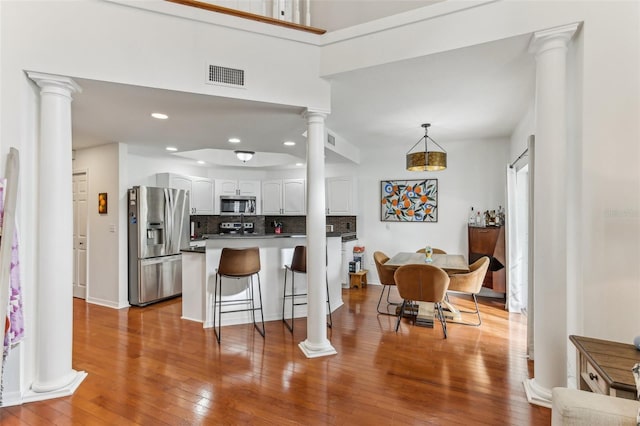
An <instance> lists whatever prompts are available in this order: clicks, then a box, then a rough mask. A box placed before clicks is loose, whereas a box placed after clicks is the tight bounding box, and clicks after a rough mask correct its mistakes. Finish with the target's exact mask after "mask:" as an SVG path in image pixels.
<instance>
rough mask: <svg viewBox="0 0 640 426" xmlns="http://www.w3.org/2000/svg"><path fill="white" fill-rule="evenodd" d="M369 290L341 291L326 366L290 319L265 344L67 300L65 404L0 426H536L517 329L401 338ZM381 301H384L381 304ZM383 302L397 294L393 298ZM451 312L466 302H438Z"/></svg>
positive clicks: (230, 330) (407, 330) (521, 328)
mask: <svg viewBox="0 0 640 426" xmlns="http://www.w3.org/2000/svg"><path fill="white" fill-rule="evenodd" d="M380 291H381V288H380V287H379V286H368V287H367V288H364V289H352V290H343V298H344V302H345V303H344V305H343V306H342V307H341V308H339V309H338V310H336V311H335V312H334V315H333V324H334V325H333V328H332V329H329V338H330V340H331V343H332V344H333V346H334V347H335V348H336V350H337V351H338V355H334V356H329V357H323V358H317V359H307V358H305V357H304V355H303V354H302V352H301V351H300V350H299V349H298V346H297V344H298V343H299V342H300V341H301V340H304V338H305V337H306V322H305V320H304V319H298V320H296V323H295V333H294V335H293V336H292V335H291V334H290V333H289V331H288V330H287V329H286V328H285V326H284V324H282V322H280V321H273V322H269V323H267V325H266V333H267V334H266V339H265V340H263V339H262V337H260V335H259V334H258V333H257V332H256V331H254V329H253V327H252V326H251V325H239V326H228V327H225V328H223V330H222V343H221V344H220V345H218V344H217V343H216V339H215V336H214V334H213V330H211V329H207V330H204V329H203V328H202V326H201V324H199V323H195V322H191V321H185V320H181V319H180V313H181V304H180V299H174V300H170V301H167V302H163V303H159V304H156V305H151V306H148V307H145V308H134V307H132V308H128V309H123V310H120V311H117V310H113V309H109V308H104V307H101V306H96V305H91V304H87V303H85V302H84V301H82V300H78V299H74V347H73V368H74V369H76V370H84V371H86V372H87V373H88V377H87V378H86V379H85V380H84V382H83V383H82V384H81V385H80V387H79V389H78V390H77V391H76V393H75V394H74V395H72V396H70V397H65V398H58V399H53V400H48V401H43V402H36V403H29V404H24V405H22V406H15V407H6V408H2V409H0V423H1V424H2V425H70V424H74V425H75V424H78V425H79V424H86V425H114V424H117V425H126V424H140V425H209V424H267V425H296V424H304V425H379V424H387V425H400V424H402V425H414V424H415V425H424V424H429V425H445V424H446V425H452V424H466V425H469V424H473V425H497V424H500V425H548V424H550V418H551V413H550V410H549V409H546V408H542V407H538V406H534V405H530V404H529V403H528V402H527V400H526V396H525V393H524V388H523V385H522V382H523V380H524V379H526V378H527V377H529V372H530V369H531V366H530V365H529V364H528V362H527V358H526V355H525V342H526V326H525V324H524V321H523V318H521V316H520V315H515V314H509V313H508V312H505V311H504V310H503V309H502V306H501V304H500V303H499V302H498V301H495V300H492V299H485V300H481V307H480V309H481V312H482V317H483V324H482V326H480V327H468V326H463V325H454V324H450V325H449V330H448V331H449V337H448V338H447V339H446V340H445V339H443V338H442V337H443V335H442V329H441V328H440V325H439V324H438V323H437V324H436V325H435V328H424V327H416V326H413V325H412V324H411V323H410V322H409V320H406V319H405V320H403V322H402V325H401V327H400V330H399V331H398V333H395V332H394V331H393V330H394V326H395V317H390V316H383V315H376V303H377V301H378V296H379V295H380ZM393 295H394V293H392V298H393ZM396 295H397V293H396ZM452 301H453V302H454V303H455V304H458V305H459V306H461V307H467V308H470V307H471V302H470V300H467V299H462V298H456V297H454V298H452Z"/></svg>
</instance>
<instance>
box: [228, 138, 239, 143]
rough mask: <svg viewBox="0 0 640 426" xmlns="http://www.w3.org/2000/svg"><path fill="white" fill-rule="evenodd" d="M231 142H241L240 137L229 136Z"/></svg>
mask: <svg viewBox="0 0 640 426" xmlns="http://www.w3.org/2000/svg"><path fill="white" fill-rule="evenodd" d="M229 143H240V139H238V138H229Z"/></svg>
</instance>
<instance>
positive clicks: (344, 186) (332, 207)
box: [326, 176, 356, 216]
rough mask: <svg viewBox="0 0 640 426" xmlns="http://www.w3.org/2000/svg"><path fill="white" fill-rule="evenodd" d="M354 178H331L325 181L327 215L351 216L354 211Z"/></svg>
mask: <svg viewBox="0 0 640 426" xmlns="http://www.w3.org/2000/svg"><path fill="white" fill-rule="evenodd" d="M354 189H355V184H354V178H353V177H351V176H346V177H333V178H327V180H326V203H327V206H326V208H327V215H329V216H352V215H355V214H356V211H355V205H356V203H355V190H354Z"/></svg>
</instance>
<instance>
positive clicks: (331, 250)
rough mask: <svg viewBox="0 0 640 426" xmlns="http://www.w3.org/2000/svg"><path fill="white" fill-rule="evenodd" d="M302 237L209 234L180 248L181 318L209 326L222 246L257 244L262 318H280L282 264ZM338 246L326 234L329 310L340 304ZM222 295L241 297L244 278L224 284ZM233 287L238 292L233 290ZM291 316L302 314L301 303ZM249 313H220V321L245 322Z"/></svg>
mask: <svg viewBox="0 0 640 426" xmlns="http://www.w3.org/2000/svg"><path fill="white" fill-rule="evenodd" d="M306 243H307V238H306V235H301V234H267V235H264V234H263V235H254V234H245V235H243V234H235V235H218V234H213V235H209V236H207V237H206V239H202V240H200V241H198V242H196V244H197V245H199V246H198V247H191V248H190V249H185V250H183V251H182V257H183V260H182V262H183V265H182V318H183V319H187V320H192V321H198V322H201V323H202V326H203V327H204V328H209V327H212V326H213V317H212V300H213V289H214V285H215V279H216V269H217V267H218V263H219V262H220V254H221V252H222V249H223V248H225V247H230V248H241V247H258V248H259V250H260V265H261V270H260V273H259V276H260V283H261V289H262V302H263V304H264V306H263V309H264V319H265V321H274V320H279V319H282V303H283V300H282V294H283V286H284V271H285V269H284V265H287V264H289V263H290V262H291V257H292V255H293V249H294V248H295V246H298V245H306ZM341 244H342V240H341V238H340V236H339V235H336V236H333V235H328V236H327V279H328V281H329V296H330V299H331V307H332V309H333V310H335V309H337V308H338V307H340V306H342V304H343V301H342V293H341V288H342V284H341V279H340V266H341ZM227 282H228V281H225V286H227V292H226V293H223V297H225V298H228V299H230V300H231V299H233V298H236V297H237V298H242V297H245V296H246V294H245V291H244V290H243V289H244V288H245V286H246V282H243V281H242V280H240V282H238V284H237V285H236V284H234V283H231V284H227ZM298 283H300V285H306V276H304V275H302V276H300V277H297V278H296V284H298ZM234 289H235V290H237V291H235V292H234ZM295 313H296V317H306V314H307V311H306V306H300V307H299V308H298V309H296V312H295ZM251 321H252V320H251V314H250V313H249V312H235V313H233V314H228V315H224V316H223V317H222V325H231V324H244V323H250V322H251Z"/></svg>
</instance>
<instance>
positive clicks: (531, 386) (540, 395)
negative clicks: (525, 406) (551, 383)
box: [522, 378, 551, 408]
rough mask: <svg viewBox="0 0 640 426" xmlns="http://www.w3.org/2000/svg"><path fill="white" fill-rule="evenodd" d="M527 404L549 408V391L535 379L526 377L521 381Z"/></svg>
mask: <svg viewBox="0 0 640 426" xmlns="http://www.w3.org/2000/svg"><path fill="white" fill-rule="evenodd" d="M522 384H523V385H524V392H525V393H526V394H527V401H529V404H534V405H540V406H542V407H547V408H551V391H550V390H549V389H547V388H545V387H542V386H540V385H538V383H536V379H535V378H533V379H527V380H525V381H524V382H523V383H522Z"/></svg>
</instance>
